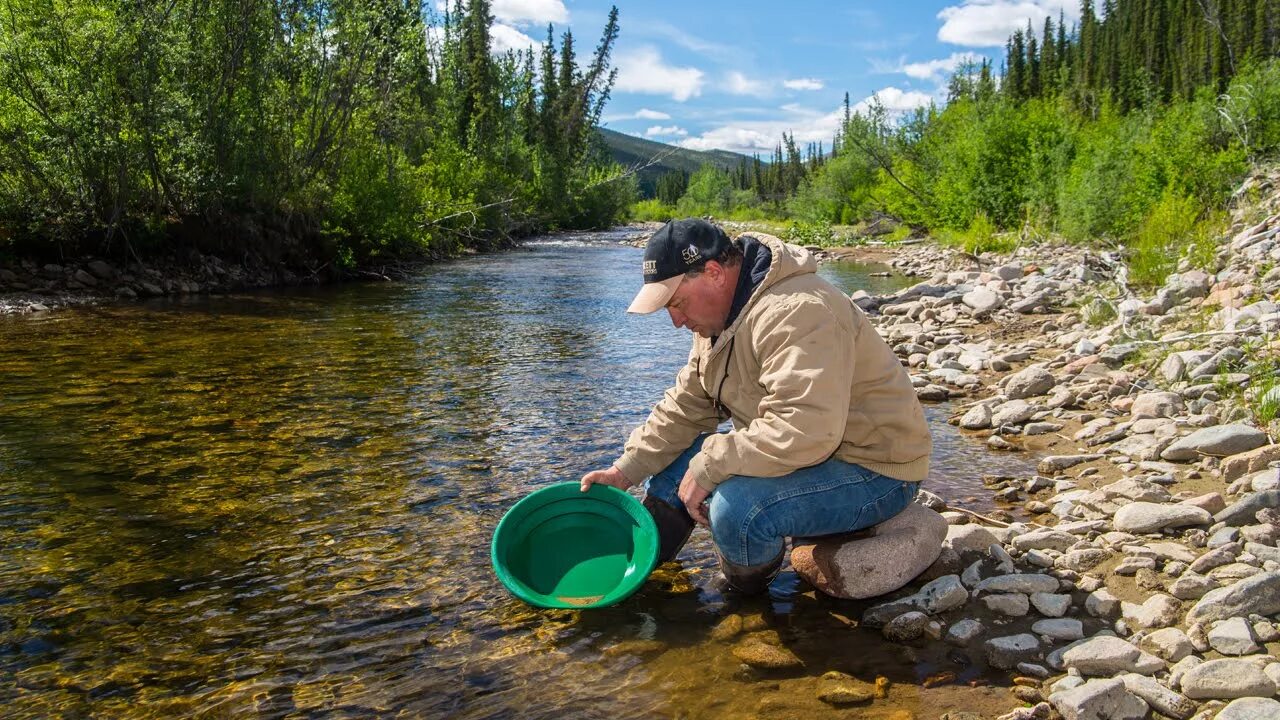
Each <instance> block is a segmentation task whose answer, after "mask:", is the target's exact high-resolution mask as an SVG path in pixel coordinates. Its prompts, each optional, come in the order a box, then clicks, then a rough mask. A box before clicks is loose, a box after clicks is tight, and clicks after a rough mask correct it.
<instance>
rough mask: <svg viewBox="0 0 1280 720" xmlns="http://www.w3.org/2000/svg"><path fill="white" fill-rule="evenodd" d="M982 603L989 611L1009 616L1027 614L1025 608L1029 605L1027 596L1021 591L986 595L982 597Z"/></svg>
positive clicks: (1028, 607) (1027, 608)
mask: <svg viewBox="0 0 1280 720" xmlns="http://www.w3.org/2000/svg"><path fill="white" fill-rule="evenodd" d="M982 603H983V604H984V605H986V607H987V609H988V610H990V611H991V612H995V613H1000V614H1001V615H1007V616H1009V617H1022V616H1023V615H1026V614H1027V610H1029V609H1030V607H1031V603H1030V602H1028V601H1027V596H1026V595H1023V594H1022V593H997V594H995V595H988V596H986V597H984V598H982Z"/></svg>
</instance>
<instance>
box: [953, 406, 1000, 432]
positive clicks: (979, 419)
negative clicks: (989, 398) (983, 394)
mask: <svg viewBox="0 0 1280 720" xmlns="http://www.w3.org/2000/svg"><path fill="white" fill-rule="evenodd" d="M991 417H992V412H991V408H990V406H988V405H987V404H986V403H982V404H981V405H974V406H973V407H971V408H969V412H967V413H965V414H964V417H962V418H960V427H962V428H964V429H965V430H984V429H986V428H989V427H991Z"/></svg>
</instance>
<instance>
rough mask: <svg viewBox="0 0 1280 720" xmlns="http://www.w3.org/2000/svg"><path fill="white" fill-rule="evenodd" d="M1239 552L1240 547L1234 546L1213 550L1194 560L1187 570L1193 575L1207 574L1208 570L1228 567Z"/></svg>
mask: <svg viewBox="0 0 1280 720" xmlns="http://www.w3.org/2000/svg"><path fill="white" fill-rule="evenodd" d="M1239 552H1240V546H1239V545H1236V544H1230V545H1224V546H1222V547H1218V548H1214V549H1213V550H1210V551H1209V552H1207V553H1205V554H1203V555H1201V556H1200V557H1198V558H1196V560H1195V562H1193V563H1191V567H1190V568H1188V569H1189V570H1190V571H1191V572H1193V573H1207V572H1209V571H1210V570H1212V569H1214V568H1217V567H1222V566H1223V565H1228V564H1230V563H1233V562H1235V561H1236V555H1237V554H1239Z"/></svg>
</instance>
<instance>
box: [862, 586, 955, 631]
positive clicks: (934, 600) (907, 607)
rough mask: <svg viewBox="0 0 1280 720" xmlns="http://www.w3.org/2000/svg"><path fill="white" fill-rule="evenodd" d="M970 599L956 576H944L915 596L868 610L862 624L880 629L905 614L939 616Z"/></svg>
mask: <svg viewBox="0 0 1280 720" xmlns="http://www.w3.org/2000/svg"><path fill="white" fill-rule="evenodd" d="M968 599H969V591H968V590H965V588H964V585H963V584H962V583H961V582H960V578H959V577H958V576H956V575H944V576H943V577H940V578H938V579H937V580H933V581H931V582H929V583H927V584H926V585H925V586H924V587H922V588H920V591H919V592H917V593H915V594H914V595H908V596H907V597H904V598H898V599H897V600H892V601H890V602H887V603H881V604H880V605H874V606H872V607H870V608H867V611H866V612H864V613H863V614H862V622H863V623H865V624H867V625H870V626H872V627H879V626H881V625H884V624H886V623H888V622H889V621H891V620H893V619H894V618H896V617H897V616H899V615H901V614H902V613H905V612H910V611H912V610H919V611H921V612H924V613H928V614H937V613H941V612H946V611H947V610H953V609H955V608H958V607H960V606H961V605H964V604H965V602H966V601H968Z"/></svg>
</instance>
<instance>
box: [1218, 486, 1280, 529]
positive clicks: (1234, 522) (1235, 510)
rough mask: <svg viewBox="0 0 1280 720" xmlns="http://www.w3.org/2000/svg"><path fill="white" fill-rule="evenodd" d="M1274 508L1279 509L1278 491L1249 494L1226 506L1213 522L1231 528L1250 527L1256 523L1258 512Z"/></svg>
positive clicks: (1279, 495) (1279, 497) (1279, 492)
mask: <svg viewBox="0 0 1280 720" xmlns="http://www.w3.org/2000/svg"><path fill="white" fill-rule="evenodd" d="M1274 507H1280V490H1267V491H1265V492H1256V493H1251V494H1249V495H1246V496H1245V497H1243V498H1241V499H1239V500H1237V501H1236V502H1234V503H1232V504H1230V505H1228V506H1227V507H1226V509H1224V510H1223V511H1222V512H1220V513H1218V514H1216V515H1214V516H1213V520H1214V522H1220V523H1222V524H1224V525H1229V526H1231V527H1240V526H1241V525H1252V524H1254V523H1255V522H1257V519H1256V515H1257V514H1258V511H1259V510H1262V509H1265V508H1274Z"/></svg>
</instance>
